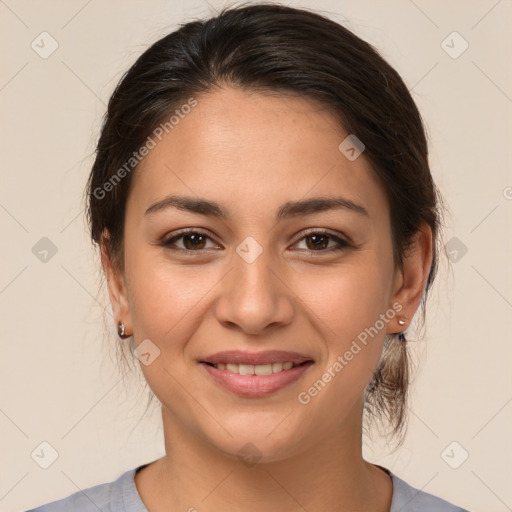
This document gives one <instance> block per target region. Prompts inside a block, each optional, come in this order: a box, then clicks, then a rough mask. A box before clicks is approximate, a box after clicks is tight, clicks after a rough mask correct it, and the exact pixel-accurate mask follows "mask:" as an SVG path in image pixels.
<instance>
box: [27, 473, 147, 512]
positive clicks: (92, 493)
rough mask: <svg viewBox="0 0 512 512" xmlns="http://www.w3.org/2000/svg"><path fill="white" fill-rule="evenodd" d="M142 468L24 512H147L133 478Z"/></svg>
mask: <svg viewBox="0 0 512 512" xmlns="http://www.w3.org/2000/svg"><path fill="white" fill-rule="evenodd" d="M142 467H143V466H139V467H137V468H133V469H130V470H128V471H126V472H125V473H123V474H122V475H121V476H120V477H119V478H118V479H117V480H115V481H113V482H108V483H104V484H99V485H95V486H93V487H88V488H87V489H83V490H80V491H77V492H75V493H74V494H71V495H69V496H68V497H66V498H62V499H60V500H57V501H52V502H51V503H47V504H46V505H41V506H40V507H37V508H33V509H31V510H27V511H26V512H64V511H69V510H73V511H74V512H98V510H101V511H102V512H115V511H118V510H123V511H126V512H147V509H146V508H145V507H144V504H143V503H142V501H141V500H140V497H139V495H138V493H137V489H136V487H135V483H134V478H133V477H134V475H135V472H136V471H137V470H138V469H140V468H142Z"/></svg>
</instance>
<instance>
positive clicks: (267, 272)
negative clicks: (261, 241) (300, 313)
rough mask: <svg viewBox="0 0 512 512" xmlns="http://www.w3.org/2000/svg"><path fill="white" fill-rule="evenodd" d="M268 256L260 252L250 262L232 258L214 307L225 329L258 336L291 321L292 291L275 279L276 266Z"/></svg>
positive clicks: (292, 311)
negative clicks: (239, 330) (235, 329)
mask: <svg viewBox="0 0 512 512" xmlns="http://www.w3.org/2000/svg"><path fill="white" fill-rule="evenodd" d="M269 253H270V251H265V250H263V251H262V252H261V254H259V256H258V257H257V258H256V259H254V260H252V261H251V259H250V258H249V259H244V257H242V256H240V255H239V254H235V255H234V258H233V267H231V271H230V272H229V273H228V275H227V276H226V277H225V279H223V280H222V285H221V289H220V296H219V297H218V299H217V301H216V304H215V315H216V318H217V320H218V321H219V322H220V323H222V324H223V325H224V326H225V327H228V328H238V329H241V330H242V331H243V332H244V333H246V334H253V335H258V334H262V333H264V332H267V331H268V330H269V329H273V328H277V327H278V326H285V325H288V324H289V323H290V322H291V321H292V318H293V315H294V312H295V308H294V302H293V292H292V290H291V289H290V288H289V287H288V286H287V284H286V283H285V281H284V279H283V278H282V277H280V276H279V273H280V272H279V264H278V263H276V262H275V260H272V259H271V256H270V254H269ZM281 274H282V273H281Z"/></svg>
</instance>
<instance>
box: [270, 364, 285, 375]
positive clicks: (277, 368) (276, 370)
mask: <svg viewBox="0 0 512 512" xmlns="http://www.w3.org/2000/svg"><path fill="white" fill-rule="evenodd" d="M282 371H283V363H272V372H273V373H279V372H282Z"/></svg>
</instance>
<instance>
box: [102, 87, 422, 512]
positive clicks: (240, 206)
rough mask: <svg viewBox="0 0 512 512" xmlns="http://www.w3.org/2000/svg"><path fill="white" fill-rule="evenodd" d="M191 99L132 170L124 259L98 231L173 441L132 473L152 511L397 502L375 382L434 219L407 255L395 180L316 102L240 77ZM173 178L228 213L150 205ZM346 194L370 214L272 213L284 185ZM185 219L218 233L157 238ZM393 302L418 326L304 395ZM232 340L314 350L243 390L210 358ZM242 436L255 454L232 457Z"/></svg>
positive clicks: (289, 191) (285, 197)
mask: <svg viewBox="0 0 512 512" xmlns="http://www.w3.org/2000/svg"><path fill="white" fill-rule="evenodd" d="M196 98H197V99H198V105H197V106H196V107H195V108H194V109H192V111H191V113H190V114H188V115H187V116H186V117H185V118H184V119H182V120H181V121H180V122H179V124H178V125H176V126H175V127H174V129H173V130H172V131H171V132H170V133H169V134H167V135H165V136H164V138H163V139H162V141H161V142H159V144H158V145H157V146H156V148H154V149H153V150H151V152H150V153H149V155H148V156H147V157H146V158H145V159H144V161H143V162H142V163H141V165H140V167H139V168H138V169H137V171H136V173H135V174H134V176H133V180H134V181H133V183H132V189H131V192H130V195H129V197H128V202H127V205H126V218H125V243H124V269H119V268H116V267H115V266H114V265H113V264H112V259H111V258H110V257H109V253H108V250H107V246H106V245H105V244H104V243H103V244H102V264H103V268H104V271H105V274H106V276H107V279H108V286H109V294H110V299H111V302H112V307H113V312H114V317H115V321H116V324H117V322H118V321H119V320H122V321H123V322H124V323H125V325H126V332H127V333H128V334H132V333H133V335H134V339H135V344H136V345H138V344H139V343H141V342H142V341H143V340H145V339H147V338H149V339H150V340H151V341H152V342H153V343H154V344H155V345H156V346H158V348H159V350H160V355H159V357H157V358H156V359H155V360H154V361H153V362H152V363H151V364H150V365H148V366H145V365H142V364H141V368H142V371H143V373H144V376H145V378H146V380H147V382H148V384H149V386H150V387H151V389H152V391H153V392H154V394H155V395H156V396H157V398H158V399H159V400H160V402H161V404H162V418H163V428H164V437H165V447H166V455H165V456H164V457H163V458H161V459H159V460H157V461H155V462H153V463H152V464H150V465H149V466H147V467H146V468H144V469H143V470H141V471H139V472H138V473H137V474H136V476H135V483H136V487H137V490H138V492H139V494H140V496H141V498H142V500H143V502H144V503H145V505H146V507H147V508H148V510H149V511H151V512H152V511H157V510H164V509H165V510H171V509H172V510H184V511H185V510H189V509H191V507H195V509H197V510H198V511H201V512H208V511H218V510H223V511H227V512H230V511H238V510H244V512H250V511H256V510H258V511H261V510H280V511H298V510H301V511H302V510H304V509H306V510H310V511H313V510H328V511H334V510H336V511H348V510H360V511H372V512H380V511H381V512H385V511H389V508H390V505H391V498H392V482H391V479H390V478H389V476H388V475H387V474H386V473H384V472H383V471H382V470H380V469H378V468H377V467H376V466H374V465H372V464H370V463H368V462H367V461H365V460H364V459H363V458H362V453H361V446H362V439H361V437H362V433H361V432H362V425H361V415H362V408H363V397H364V390H365V387H366V386H367V384H368V383H369V381H370V379H371V376H372V374H373V372H374V371H375V368H376V366H377V363H378V360H379V357H380V354H381V351H382V347H383V342H384V339H385V335H386V333H396V332H400V331H402V330H404V328H407V326H408V323H409V322H410V319H411V318H412V317H413V315H414V313H415V311H416V310H417V308H418V307H419V303H420V300H421V297H422V295H423V292H424V289H425V285H426V279H427V276H428V272H429V269H430V266H431V263H432V260H431V252H432V233H431V231H430V229H429V228H428V227H427V226H424V227H422V229H421V230H420V231H419V232H418V234H417V236H416V239H415V241H414V243H413V245H412V247H411V249H410V251H409V252H408V253H407V254H406V258H405V261H404V265H403V268H402V269H398V268H396V267H395V265H394V262H393V257H392V244H391V227H390V219H389V206H388V203H387V200H386V196H385V193H384V189H383V188H382V186H381V185H380V184H379V182H378V181H377V179H376V178H375V175H374V173H373V171H372V169H371V167H370V165H369V163H368V161H367V160H366V158H365V156H364V153H363V154H362V155H361V156H360V157H359V158H357V159H356V160H354V161H350V160H348V159H347V158H346V157H345V156H344V155H343V154H342V153H341V152H340V151H339V150H338V145H339V144H340V142H341V141H342V140H344V139H345V137H346V136H347V135H348V134H347V133H345V132H344V131H343V130H342V129H341V127H340V126H339V124H338V123H337V122H336V120H335V118H334V117H333V116H332V114H331V113H330V112H329V111H328V110H326V109H325V108H323V107H321V106H320V105H318V104H316V103H315V102H314V101H312V100H308V99H303V98H299V97H297V96H291V95H288V96H283V95H277V94H272V95H270V94H262V93H255V92H253V93H250V92H247V91H241V90H239V89H234V88H228V87H226V88H223V89H219V90H216V91H215V92H212V93H208V94H205V95H202V96H196ZM169 194H179V195H187V196H192V197H202V198H206V199H208V200H213V201H216V202H218V203H219V204H220V205H222V206H223V207H224V208H226V209H227V210H228V212H229V213H230V218H229V219H218V218H214V217H208V216H205V215H200V214H197V213H191V212H186V211H183V210H179V209H176V208H166V209H162V210H160V211H158V212H155V213H154V214H152V215H145V211H146V210H147V209H148V208H149V207H150V206H151V205H152V204H154V203H155V202H157V201H159V200H161V199H163V198H165V197H166V196H168V195H169ZM334 196H342V197H344V198H347V199H350V200H351V201H353V202H355V203H357V204H359V205H361V206H363V207H364V208H365V209H366V210H367V212H368V216H365V215H361V214H359V213H357V212H354V211H352V210H349V209H336V210H327V211H322V212H315V213H312V214H307V215H306V214H302V215H299V216H296V217H291V218H286V219H283V220H280V221H278V222H277V221H276V219H275V212H276V211H277V209H278V208H279V207H280V206H281V205H282V204H284V203H286V202H287V201H295V200H302V199H305V198H311V197H334ZM188 227H191V228H197V229H199V230H200V231H203V232H206V234H207V235H208V237H209V238H207V239H206V240H205V241H204V242H202V244H201V243H199V244H198V242H197V241H195V244H196V245H194V243H193V242H194V241H192V242H191V241H190V238H188V239H187V238H185V239H184V238H181V239H178V240H177V241H176V242H175V246H176V247H177V248H182V249H183V248H184V247H187V248H189V249H190V248H192V250H195V251H196V253H194V254H191V255H189V254H185V253H184V252H183V251H182V252H180V251H179V250H173V249H171V248H169V247H164V246H162V244H161V242H162V240H163V241H165V240H168V239H170V238H172V236H174V234H176V233H177V232H178V230H180V229H182V228H188ZM309 228H315V229H326V230H328V231H329V232H330V233H331V234H332V235H335V236H339V237H340V238H342V239H345V240H347V241H349V242H350V244H351V245H349V246H347V247H342V248H341V250H339V251H330V252H329V250H328V249H329V248H331V247H336V246H337V244H336V241H335V240H333V239H331V238H329V237H328V238H327V239H324V241H325V244H324V245H321V247H320V248H315V246H314V244H313V243H312V242H311V233H309V235H310V236H309V237H306V238H304V237H305V235H306V233H304V231H305V230H306V229H308V230H309ZM248 236H251V237H253V238H254V239H255V240H257V242H258V243H259V244H260V246H261V248H262V253H261V254H260V255H259V257H258V258H257V259H256V260H255V261H253V262H252V263H247V262H246V261H245V260H244V259H243V258H241V257H240V256H239V255H238V253H237V252H236V248H237V246H238V245H239V244H240V243H241V242H242V241H243V240H244V239H245V238H246V237H248ZM327 244H328V245H327ZM197 246H198V247H199V250H198V249H194V247H197ZM308 249H309V251H308ZM312 251H316V252H312ZM393 303H399V304H401V306H402V310H401V311H400V315H406V316H407V318H408V320H407V322H408V323H407V325H406V326H405V327H402V326H400V325H398V323H397V317H396V316H395V318H393V319H392V320H390V321H389V322H387V323H386V325H385V328H384V329H382V330H381V331H380V332H379V334H378V335H377V336H375V337H374V338H373V339H371V341H370V342H369V343H368V344H367V345H366V346H365V347H363V349H362V350H361V351H360V352H359V353H358V354H357V355H356V356H354V358H353V359H352V360H351V361H350V362H349V363H348V364H347V365H346V366H345V367H344V368H343V370H342V371H341V372H339V373H338V374H337V375H336V377H335V378H333V379H332V380H331V381H330V382H329V383H328V384H327V385H326V386H325V388H324V389H323V390H322V391H321V392H320V393H318V395H317V396H315V397H314V398H312V399H311V401H310V403H308V404H307V405H303V404H301V403H300V402H299V401H298V399H297V395H298V394H299V393H300V392H301V391H305V390H307V389H308V388H309V387H310V386H311V385H312V384H313V383H314V382H315V381H316V380H317V379H319V378H321V376H322V374H323V373H324V372H325V371H326V370H327V369H328V368H329V367H331V366H332V364H333V363H334V361H336V358H337V357H338V356H339V355H342V354H344V353H345V352H346V350H347V349H348V348H349V347H350V344H351V342H352V340H354V339H356V337H357V335H358V334H359V333H360V332H362V331H364V329H365V328H368V327H370V326H373V325H374V324H375V322H376V320H377V319H378V318H379V315H380V314H382V313H384V312H386V311H387V310H389V309H391V308H392V305H393ZM231 349H239V350H247V351H250V352H258V351H264V350H271V349H278V350H290V351H296V352H300V353H302V354H305V355H307V356H308V357H309V358H311V359H313V360H314V364H313V365H312V366H311V367H310V368H309V369H308V370H307V371H306V372H305V373H304V375H303V376H302V377H301V378H300V379H299V380H298V381H296V382H295V383H293V384H291V385H290V386H287V387H285V388H284V389H281V390H279V391H278V392H276V393H274V394H272V395H270V396H268V397H264V398H246V397H239V396H237V395H234V394H232V393H231V392H230V391H227V390H225V389H224V388H221V387H220V386H219V385H218V384H216V383H215V382H214V381H213V380H212V378H211V377H210V376H209V375H208V374H207V372H206V371H205V370H204V368H203V366H202V365H200V364H199V362H198V361H199V360H201V358H202V357H205V356H206V355H208V354H213V353H215V352H218V351H223V350H231ZM247 443H252V444H253V445H254V446H255V447H256V448H257V450H258V452H259V453H260V455H261V458H260V459H259V461H258V463H257V464H254V465H247V464H245V463H243V461H241V460H240V458H239V457H237V454H238V452H239V450H240V449H241V448H242V447H243V446H244V445H246V444H247ZM192 510H193V509H192Z"/></svg>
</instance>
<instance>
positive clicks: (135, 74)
mask: <svg viewBox="0 0 512 512" xmlns="http://www.w3.org/2000/svg"><path fill="white" fill-rule="evenodd" d="M223 85H230V86H235V87H239V88H243V89H246V90H260V91H274V92H278V93H279V92H287V93H295V94H300V95H301V96H302V97H305V98H310V99H314V100H317V101H319V102H321V103H322V104H323V105H325V106H326V107H327V108H328V109H329V110H330V111H331V112H332V113H333V114H335V115H336V116H337V117H338V119H339V121H340V123H341V125H342V127H343V128H344V130H345V131H346V132H348V133H351V134H355V135H356V136H357V138H359V139H360V140H361V141H363V143H364V145H365V151H364V156H365V157H366V158H367V159H368V160H369V162H370V164H371V166H372V168H373V170H374V172H375V175H376V176H377V177H378V179H379V180H380V183H381V184H382V186H383V188H384V190H385V192H386V195H387V198H388V202H389V208H390V218H391V230H392V241H393V256H394V261H395V264H396V265H397V266H400V265H402V262H403V257H404V254H405V253H406V251H407V249H408V247H409V246H410V243H411V241H412V240H413V238H414V235H415V234H417V232H418V231H419V229H420V228H421V226H422V224H423V223H426V224H427V225H428V226H430V228H431V229H432V233H433V241H434V243H433V255H432V256H433V262H432V266H431V269H430V273H429V275H428V280H427V285H426V290H425V293H424V295H423V297H422V303H421V309H422V313H423V319H424V314H425V301H426V297H427V294H428V291H429V288H430V286H431V284H432V282H433V279H434V276H435V274H436V270H437V263H438V259H437V255H438V247H437V246H438V244H439V242H438V238H439V226H440V218H441V208H440V204H441V203H440V201H441V196H440V194H439V192H438V190H437V188H436V186H435V184H434V182H433V180H432V176H431V172H430V168H429V163H428V147H427V140H426V134H425V130H424V127H423V123H422V119H421V116H420V113H419V112H418V109H417V107H416V105H415V103H414V101H413V99H412V97H411V94H410V93H409V91H408V89H407V86H406V85H405V84H404V82H403V81H402V79H401V78H400V76H399V74H398V73H397V72H396V71H395V70H394V69H393V68H392V67H391V66H390V65H389V64H388V63H387V62H386V61H385V60H384V59H383V58H382V57H381V56H380V55H379V54H378V52H377V51H376V50H375V49H374V48H373V47H372V46H371V45H370V44H368V43H366V42H365V41H363V40H362V39H360V38H359V37H357V36H356V35H354V34H353V33H352V32H351V31H349V30H348V29H347V28H345V27H343V26H341V25H339V24H338V23H336V22H334V21H331V20H329V19H328V18H326V17H323V16H321V15H320V14H317V13H314V12H310V11H308V10H305V9H296V8H291V7H285V6H282V5H275V4H258V5H249V6H239V7H231V8H227V9H225V10H223V11H222V12H221V13H220V14H218V16H215V17H213V18H211V19H208V20H206V21H193V22H190V23H186V24H184V25H181V26H180V28H179V29H178V30H176V31H174V32H172V33H170V34H169V35H167V36H165V37H163V38H162V39H160V40H158V41H157V42H155V43H154V44H153V45H152V46H151V47H150V48H148V49H147V50H146V51H145V52H144V53H143V54H142V55H141V56H140V57H139V58H138V59H137V61H136V62H135V63H134V64H133V66H132V67H131V68H130V69H129V70H128V71H127V72H126V74H125V75H124V76H123V78H122V79H121V80H120V82H119V84H118V85H117V87H116V89H115V91H114V92H113V94H112V96H111V98H110V101H109V103H108V110H107V113H106V116H105V118H104V122H103V126H102V130H101V135H100V138H99V141H98V145H97V150H96V159H95V162H94V165H93V168H92V171H91V174H90V176H89V180H88V185H87V186H88V188H87V194H88V197H87V199H88V207H87V213H88V219H89V222H90V231H91V237H92V240H93V242H95V243H98V244H99V243H101V242H104V243H105V245H106V248H107V250H108V251H109V254H110V255H111V258H112V259H113V261H114V263H115V265H116V266H118V268H119V269H122V268H123V226H124V215H125V205H126V200H127V197H128V194H129V190H130V183H131V182H132V179H131V178H132V174H133V170H135V169H136V162H131V165H132V168H133V169H132V168H130V167H128V168H127V167H126V163H127V162H129V161H130V159H131V158H132V156H133V154H134V152H137V151H138V150H139V148H141V147H142V146H143V145H144V143H145V141H146V140H147V138H148V136H149V135H150V134H151V133H152V131H153V130H154V129H155V127H157V126H158V125H159V124H160V123H162V122H163V121H164V120H165V119H168V118H169V116H170V115H171V114H172V113H173V112H175V111H176V109H177V108H178V107H180V105H183V104H186V103H187V101H189V99H190V97H191V96H193V95H199V94H201V93H208V92H209V91H212V90H214V89H215V88H219V87H222V86H223ZM123 168H124V172H120V171H121V169H123ZM121 175H122V176H121ZM107 184H110V186H106V185H107ZM105 235H107V237H106V238H104V236H105ZM408 383H409V363H408V356H407V345H406V343H405V340H402V341H400V340H399V339H398V338H397V336H396V335H389V336H387V338H386V341H385V345H384V350H383V354H382V357H381V360H380V362H379V365H378V368H377V370H376V372H375V374H374V376H373V378H372V380H371V382H370V384H369V385H368V387H367V390H366V397H365V412H366V416H367V417H368V418H371V417H374V416H384V417H386V418H387V420H388V421H389V423H390V424H391V426H392V430H393V432H394V433H395V434H399V433H401V432H402V430H403V428H404V425H405V423H406V422H405V419H406V408H407V405H406V404H407V390H408Z"/></svg>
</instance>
